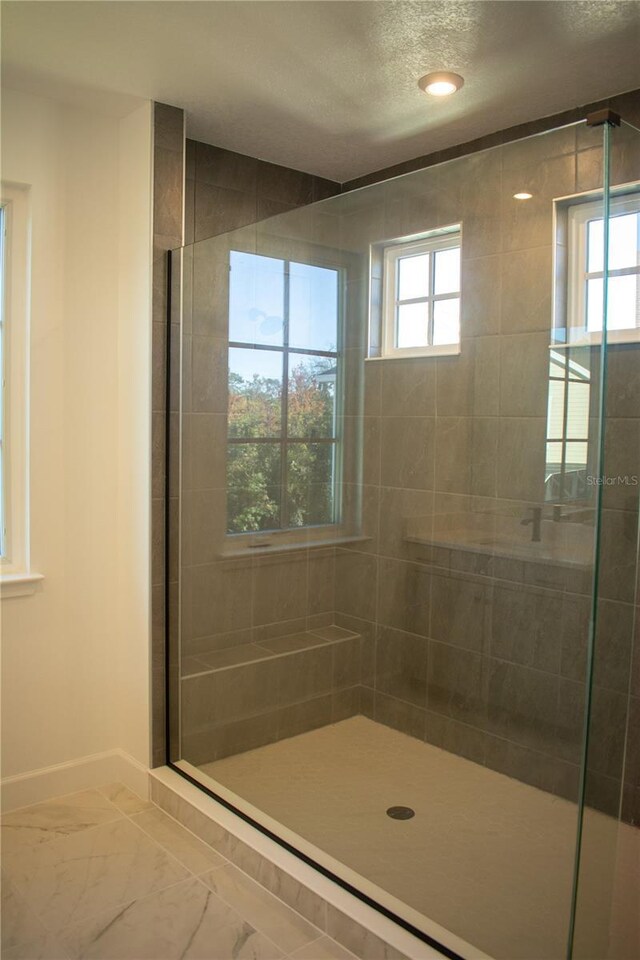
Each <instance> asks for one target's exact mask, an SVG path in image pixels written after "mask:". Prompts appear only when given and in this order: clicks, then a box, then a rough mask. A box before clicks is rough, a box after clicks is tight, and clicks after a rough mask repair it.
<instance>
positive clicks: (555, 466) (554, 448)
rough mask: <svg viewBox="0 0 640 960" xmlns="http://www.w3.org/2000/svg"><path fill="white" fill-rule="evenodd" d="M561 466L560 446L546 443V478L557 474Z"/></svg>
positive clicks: (559, 444)
mask: <svg viewBox="0 0 640 960" xmlns="http://www.w3.org/2000/svg"><path fill="white" fill-rule="evenodd" d="M561 466H562V444H561V443H547V477H546V479H547V480H548V479H549V477H550V476H551V475H552V474H554V473H557V472H558V471H559V470H560V467H561Z"/></svg>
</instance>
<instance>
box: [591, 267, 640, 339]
mask: <svg viewBox="0 0 640 960" xmlns="http://www.w3.org/2000/svg"><path fill="white" fill-rule="evenodd" d="M602 287H603V281H602V280H588V281H587V330H589V331H597V330H602V309H603V307H602ZM639 295H640V291H639V290H638V277H637V276H636V275H632V276H628V277H610V278H609V286H608V306H607V329H608V330H632V329H633V328H634V327H636V326H638V325H639V317H640V307H639V303H640V300H639Z"/></svg>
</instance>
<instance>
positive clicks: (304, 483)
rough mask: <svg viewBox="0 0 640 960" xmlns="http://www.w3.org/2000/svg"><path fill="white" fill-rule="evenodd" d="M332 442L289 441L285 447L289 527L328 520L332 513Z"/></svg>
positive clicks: (330, 518)
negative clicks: (290, 442) (286, 447)
mask: <svg viewBox="0 0 640 960" xmlns="http://www.w3.org/2000/svg"><path fill="white" fill-rule="evenodd" d="M334 450H335V448H334V444H332V443H292V444H290V445H289V447H288V450H287V478H288V479H287V513H288V521H289V526H291V527H306V526H313V525H316V524H322V523H331V522H332V520H333V515H334V505H333V501H334V484H333V473H334Z"/></svg>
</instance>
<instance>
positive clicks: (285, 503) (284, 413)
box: [280, 260, 291, 529]
mask: <svg viewBox="0 0 640 960" xmlns="http://www.w3.org/2000/svg"><path fill="white" fill-rule="evenodd" d="M290 266H291V265H290V262H289V260H285V261H284V304H283V333H282V336H283V348H284V349H283V351H282V403H281V411H280V436H281V439H280V526H281V528H282V529H286V528H287V527H288V526H289V497H288V484H289V465H288V462H287V461H288V452H289V451H288V445H287V440H288V434H289V303H290V280H291V274H290Z"/></svg>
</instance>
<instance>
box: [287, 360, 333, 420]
mask: <svg viewBox="0 0 640 960" xmlns="http://www.w3.org/2000/svg"><path fill="white" fill-rule="evenodd" d="M336 375H337V361H336V360H334V359H333V358H329V357H315V356H310V355H308V354H306V355H305V354H299V353H290V354H289V396H288V407H287V420H288V430H287V432H288V435H289V436H290V437H333V436H335V402H336Z"/></svg>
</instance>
